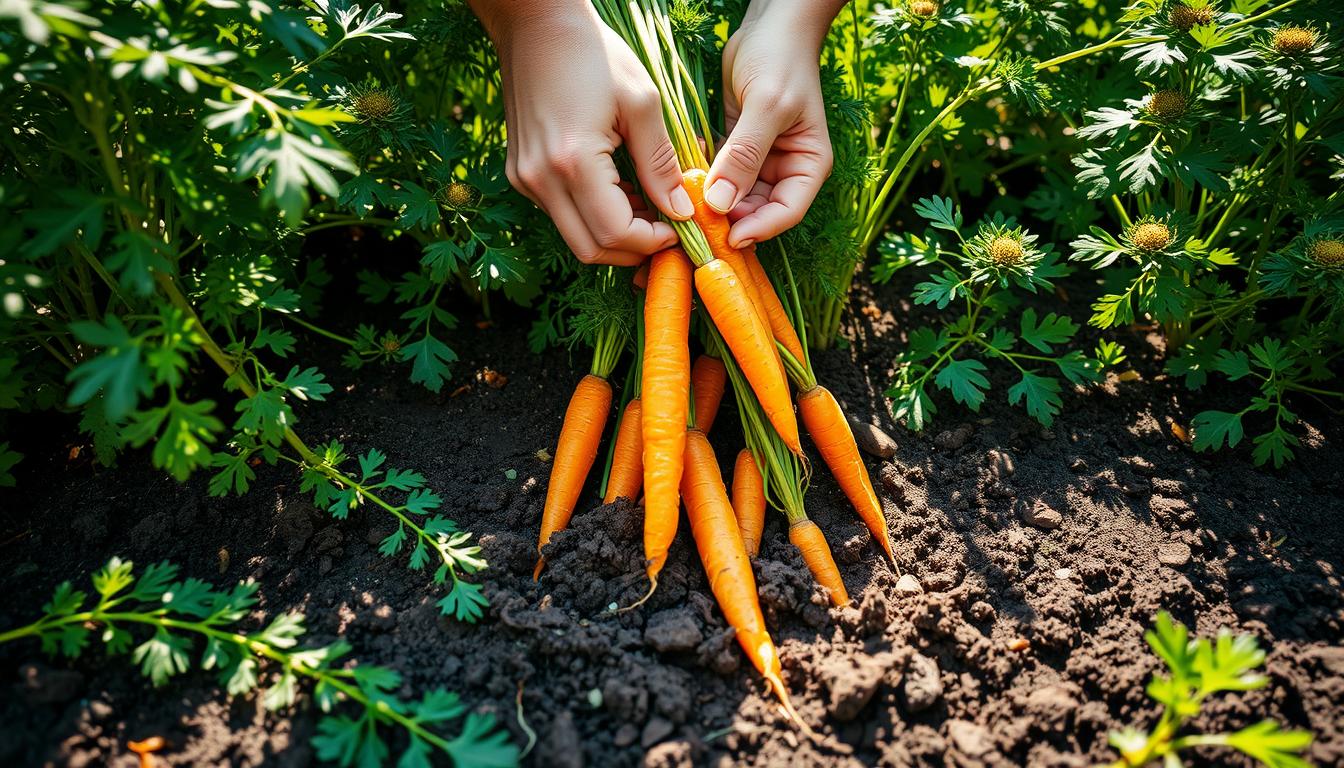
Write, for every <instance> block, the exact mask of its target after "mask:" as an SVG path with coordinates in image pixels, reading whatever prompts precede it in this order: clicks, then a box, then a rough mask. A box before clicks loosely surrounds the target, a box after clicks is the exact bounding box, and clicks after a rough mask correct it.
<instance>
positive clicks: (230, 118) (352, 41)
mask: <svg viewBox="0 0 1344 768" xmlns="http://www.w3.org/2000/svg"><path fill="white" fill-rule="evenodd" d="M240 8H241V6H240V4H235V3H233V2H229V1H228V0H224V1H222V2H212V3H208V4H206V5H204V6H200V7H196V6H193V7H192V9H191V11H190V12H187V11H185V10H183V9H180V8H177V7H176V6H172V7H164V6H160V5H156V4H145V3H132V2H117V3H104V4H99V5H97V6H96V7H90V8H87V9H76V8H75V7H74V6H64V5H56V4H52V3H29V2H25V1H23V0H21V1H20V2H19V3H18V4H9V5H8V6H6V7H5V9H4V10H3V11H0V42H2V43H3V46H4V51H5V55H4V56H3V57H0V75H2V76H3V77H2V79H3V80H4V82H6V83H9V84H10V85H7V86H5V89H6V90H5V91H4V95H5V98H6V100H7V108H8V112H9V114H10V116H11V117H12V119H13V125H14V126H15V128H14V130H12V131H4V132H3V134H2V135H0V145H2V146H4V148H5V151H4V152H3V153H0V235H2V236H3V240H4V241H5V242H6V243H12V244H14V247H13V248H11V249H10V250H9V251H7V252H6V254H5V256H4V259H3V262H0V285H3V292H4V301H3V306H4V313H3V315H0V372H3V373H5V374H6V376H5V378H6V379H7V380H8V382H11V383H7V384H6V388H5V389H0V408H3V409H23V410H29V409H33V410H37V409H52V408H56V409H66V410H69V411H71V412H74V413H78V414H79V417H80V418H79V424H80V428H81V429H82V430H83V431H84V432H85V433H86V434H87V435H88V437H89V440H90V442H91V443H92V446H93V449H94V451H93V452H94V455H95V457H96V458H97V460H98V461H100V462H101V463H103V464H107V465H110V464H112V463H113V462H114V461H115V460H116V457H117V454H118V452H119V451H121V450H123V449H125V448H128V447H129V448H139V447H145V448H148V449H149V453H150V458H151V461H152V462H153V463H154V465H155V466H156V467H158V468H160V469H162V470H164V471H165V472H167V473H169V474H170V475H172V476H173V477H174V478H176V479H178V480H185V479H187V478H188V477H189V476H190V475H191V474H193V473H194V472H196V471H198V470H202V469H205V468H211V469H213V470H215V472H216V474H215V476H214V478H213V479H212V480H211V482H210V485H209V489H210V492H211V493H212V494H215V495H223V494H226V493H230V492H236V493H244V492H246V491H247V490H248V488H249V487H250V485H251V483H252V481H253V479H254V472H253V469H252V467H253V464H254V463H256V462H257V461H258V460H263V461H266V462H268V463H271V464H275V463H277V462H279V461H281V460H283V461H286V462H290V463H293V464H296V465H298V466H299V467H301V471H302V472H303V473H304V487H305V488H307V489H309V490H311V491H312V492H313V494H314V499H315V501H316V502H317V503H318V504H319V505H321V506H323V507H324V508H329V509H330V510H331V511H332V512H333V513H334V514H338V515H340V516H343V515H344V514H345V513H346V512H347V511H348V509H349V508H350V507H352V506H354V505H355V504H358V503H362V502H366V501H367V502H370V503H372V504H373V505H374V506H376V507H379V508H381V509H382V510H384V511H385V512H387V513H388V514H391V515H392V516H393V517H394V518H395V519H396V520H397V522H398V529H397V532H398V533H399V534H403V535H410V534H408V533H407V532H408V531H409V532H410V533H413V534H414V536H415V539H416V546H415V547H413V548H412V550H411V557H410V565H411V568H412V569H416V570H419V569H422V568H423V567H424V566H425V564H426V560H427V559H428V556H429V554H430V553H431V552H432V554H433V556H434V557H435V558H436V559H437V560H438V562H439V568H438V569H437V572H436V581H438V582H446V581H447V580H448V578H449V577H450V576H451V579H452V581H453V584H454V589H453V591H452V592H451V593H450V594H449V595H448V597H447V598H445V599H444V600H443V601H441V606H442V608H443V609H444V610H445V611H446V612H449V613H453V614H454V615H457V616H459V617H460V618H463V619H465V620H472V619H474V618H475V617H476V616H478V615H479V614H480V606H481V605H482V604H483V603H484V600H483V598H482V597H481V595H480V592H479V589H478V588H477V587H475V586H473V585H470V584H468V583H466V582H464V581H462V580H461V578H460V575H461V574H466V573H472V572H474V571H476V570H478V569H480V568H481V567H483V566H484V563H483V562H482V561H481V560H480V559H479V558H478V557H477V555H478V552H479V550H478V549H477V548H475V547H472V546H470V545H468V543H467V541H466V537H467V534H466V533H465V532H460V531H457V530H456V528H455V527H454V526H453V524H452V523H451V522H450V521H447V520H444V519H443V518H442V517H439V516H437V515H433V514H431V513H432V512H433V511H434V510H435V509H436V508H437V507H438V505H439V499H438V497H437V496H435V495H434V494H433V493H431V492H430V491H428V490H427V489H426V488H424V487H423V486H424V483H425V480H424V478H423V477H422V476H420V475H418V474H416V473H413V472H404V471H403V472H400V473H398V474H397V475H396V479H395V480H394V479H392V476H393V473H392V472H388V475H387V476H386V477H383V478H382V479H377V478H376V477H375V474H370V472H372V471H374V470H377V466H376V465H377V464H378V463H380V461H377V460H376V459H377V458H378V457H380V456H381V454H379V453H378V452H377V451H370V452H369V453H368V454H366V455H365V457H364V459H363V460H362V461H361V464H362V465H363V474H362V475H361V478H360V479H358V480H356V479H355V478H353V477H350V476H348V475H346V474H345V472H344V470H343V469H342V468H341V466H340V464H341V461H342V459H343V458H344V456H343V452H342V450H341V447H340V445H339V444H336V443H333V444H331V445H328V446H326V447H325V448H324V449H323V450H322V452H320V453H319V452H318V451H315V450H313V449H312V448H310V447H309V445H308V444H307V443H306V442H305V441H304V440H303V438H302V437H301V436H300V435H299V433H298V432H296V431H295V427H296V425H297V424H298V422H299V418H300V416H301V415H302V413H303V408H304V406H305V405H306V404H308V403H314V402H321V401H323V400H324V399H325V398H326V396H327V395H328V394H330V393H331V391H332V388H331V385H330V384H329V383H327V381H326V378H325V377H324V375H323V374H322V373H321V371H319V370H318V369H317V368H316V367H314V366H311V365H309V364H307V363H306V362H305V361H303V360H301V359H299V358H298V357H297V355H296V350H297V349H298V348H299V340H298V337H296V336H295V334H294V333H293V332H292V331H291V328H292V326H290V325H289V324H290V323H294V324H295V325H298V326H300V327H304V328H312V329H315V330H318V331H319V332H321V330H322V329H320V328H317V326H315V325H314V324H312V323H310V322H308V321H306V320H303V319H302V316H303V315H305V314H309V315H311V314H314V313H316V312H317V311H318V310H319V308H320V306H321V301H322V294H323V291H322V289H323V287H324V286H325V285H326V283H327V282H328V281H329V280H330V275H329V273H327V272H326V270H325V269H324V268H323V266H322V263H321V262H320V261H310V260H307V259H301V258H299V256H298V254H297V253H296V246H297V245H298V243H299V238H298V237H296V236H295V235H296V233H302V232H303V231H311V229H312V227H305V226H304V222H305V221H308V220H310V219H311V218H313V217H315V216H317V215H318V214H317V213H316V211H320V210H321V209H323V208H324V207H326V206H328V205H331V204H332V202H333V200H334V199H335V198H337V197H338V196H339V194H340V192H341V188H342V182H341V181H340V180H339V178H340V177H342V176H345V175H350V174H354V173H356V172H357V171H358V165H357V164H356V163H355V162H354V160H353V159H352V157H351V156H350V155H349V154H348V153H347V152H346V151H345V149H344V148H343V147H342V146H341V144H340V142H339V140H338V139H337V134H339V133H340V130H339V127H340V126H342V125H346V124H349V123H352V122H358V119H357V117H356V115H355V114H352V113H351V112H348V111H346V110H345V109H343V108H342V106H341V105H340V104H337V103H333V102H330V101H329V100H328V101H326V103H324V96H325V95H326V94H327V93H328V92H329V90H330V89H334V88H337V87H339V86H338V85H333V81H339V79H340V75H339V74H338V68H337V65H338V64H345V65H350V66H353V64H352V60H354V59H355V51H357V50H358V49H359V48H360V46H389V45H397V44H401V43H405V42H407V41H408V40H409V39H410V35H409V34H408V33H406V32H404V31H402V30H399V29H397V28H396V27H395V26H394V24H395V22H397V21H398V20H399V18H400V16H399V15H398V14H394V13H388V12H386V11H384V10H383V8H382V6H380V5H376V4H375V5H372V6H370V7H368V8H367V9H366V8H362V7H360V6H357V5H353V4H348V3H344V2H327V1H326V0H316V1H315V2H312V3H309V4H302V5H300V4H287V3H273V4H272V3H266V2H253V3H249V4H248V5H247V7H246V10H240ZM365 106H366V107H367V108H368V109H372V107H371V106H369V105H367V104H366V105H365ZM357 114H360V113H357ZM355 178H360V177H358V176H356V177H355ZM315 226H322V225H321V224H318V225H315ZM327 335H329V336H330V335H332V334H330V333H329V332H327ZM360 338H361V339H364V340H366V341H367V342H369V343H366V344H363V346H361V347H360V348H359V349H356V350H353V351H352V354H353V355H354V356H355V357H356V358H358V359H359V360H360V361H367V360H372V359H389V358H391V357H392V356H393V353H396V354H398V355H401V356H403V357H404V356H405V354H406V351H405V350H406V349H407V348H410V349H412V350H414V349H415V346H414V345H415V342H409V343H406V344H403V343H402V339H401V337H394V338H391V339H389V338H388V337H386V336H385V337H383V339H382V340H381V341H376V342H375V341H374V340H375V338H376V337H375V335H374V332H373V331H372V330H371V329H370V330H367V331H366V330H364V329H361V331H360ZM425 338H428V337H425ZM425 338H422V339H421V340H420V341H421V342H424V343H428V342H426V341H425ZM203 360H204V361H209V362H208V365H213V366H214V367H216V368H217V369H218V370H219V372H220V373H221V374H222V376H220V377H219V378H217V379H211V378H209V377H204V378H202V377H199V376H195V375H194V371H196V370H198V365H197V364H198V363H199V362H201V361H203ZM220 383H223V385H224V388H225V389H226V390H228V391H229V392H230V393H232V395H231V397H232V398H233V399H234V402H233V403H231V404H225V405H222V406H221V404H220V403H218V402H216V400H215V399H214V398H213V396H212V395H214V394H215V393H216V392H217V391H218V389H219V387H218V385H219V384H220ZM20 391H23V392H24V393H25V396H24V397H22V398H20V397H18V393H19V392H20ZM15 460H16V455H15V452H14V451H12V450H10V449H9V447H8V446H6V447H5V449H4V450H3V451H0V482H5V480H6V478H8V477H9V472H8V470H9V468H10V467H12V466H13V464H14V462H15ZM371 465H372V469H370V466H371ZM393 492H396V493H401V492H404V493H406V494H407V496H406V499H405V501H404V502H403V503H401V504H395V503H393V502H392V501H391V496H390V495H389V494H390V493H393ZM399 542H400V539H398V542H397V543H396V546H394V542H386V543H385V546H384V547H383V548H382V551H383V552H384V554H388V555H391V554H395V553H396V552H397V551H398V550H399V549H400V544H399Z"/></svg>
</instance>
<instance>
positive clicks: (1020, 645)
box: [1008, 637, 1031, 653]
mask: <svg viewBox="0 0 1344 768" xmlns="http://www.w3.org/2000/svg"><path fill="white" fill-rule="evenodd" d="M1030 647H1031V641H1030V640H1028V639H1027V638H1025V637H1014V638H1013V639H1012V640H1009V641H1008V650H1010V651H1012V652H1014V653H1021V652H1023V651H1025V650H1027V649H1028V648H1030Z"/></svg>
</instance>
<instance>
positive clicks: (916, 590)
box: [896, 573, 924, 595]
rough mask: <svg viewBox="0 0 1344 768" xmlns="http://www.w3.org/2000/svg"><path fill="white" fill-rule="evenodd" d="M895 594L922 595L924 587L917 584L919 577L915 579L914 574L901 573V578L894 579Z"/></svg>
mask: <svg viewBox="0 0 1344 768" xmlns="http://www.w3.org/2000/svg"><path fill="white" fill-rule="evenodd" d="M896 594H898V595H922V594H924V588H923V587H921V586H920V585H919V579H916V578H915V576H914V574H911V573H903V574H901V578H899V579H897V580H896Z"/></svg>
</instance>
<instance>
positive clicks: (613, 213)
mask: <svg viewBox="0 0 1344 768" xmlns="http://www.w3.org/2000/svg"><path fill="white" fill-rule="evenodd" d="M471 4H472V7H473V9H474V10H476V12H477V15H478V16H480V17H481V20H482V22H483V23H484V24H485V26H486V29H487V31H488V32H489V33H490V36H491V38H492V39H493V40H494V42H495V48H496V50H497V51H498V52H499V60H500V68H501V73H502V75H503V79H504V108H505V120H506V121H507V123H508V136H509V143H508V158H507V162H506V165H505V170H506V172H507V174H508V177H509V181H510V182H511V183H512V184H513V186H514V187H515V188H517V189H518V191H520V192H522V193H523V194H524V195H526V196H527V197H528V198H529V199H531V200H532V201H533V202H534V203H536V204H537V205H538V206H540V207H541V208H542V210H544V211H546V213H547V214H548V215H549V216H550V217H551V219H552V220H553V221H554V222H555V225H556V227H557V228H559V230H560V234H561V235H562V236H563V237H564V238H565V242H566V243H567V244H568V245H569V247H570V249H571V250H572V251H573V252H574V255H575V256H577V257H578V259H579V260H580V261H582V262H584V263H587V264H612V265H617V266H629V265H634V264H638V263H640V262H641V261H643V260H644V259H645V258H646V257H647V256H648V255H649V254H651V253H654V252H656V251H659V250H661V249H663V248H667V247H668V246H670V245H672V244H673V243H675V242H676V239H677V237H676V233H675V232H673V230H672V227H670V226H668V224H667V223H666V222H663V221H659V220H657V217H656V216H655V215H653V213H652V212H649V211H641V210H640V208H642V207H643V206H640V205H636V204H635V201H637V200H638V198H635V197H632V196H630V195H628V194H627V191H626V190H627V189H628V188H629V187H628V185H626V187H625V189H623V188H622V186H621V179H620V174H619V173H618V172H617V170H616V164H615V163H614V162H613V161H612V152H613V151H615V150H616V148H617V147H619V146H621V145H622V144H624V145H625V146H626V147H627V148H628V150H629V152H630V156H631V158H632V159H633V160H634V164H635V171H636V175H637V176H638V178H639V183H640V186H641V187H642V188H643V191H644V194H645V195H647V196H648V198H649V200H650V201H652V202H653V204H654V205H655V206H656V207H657V208H658V209H659V210H661V211H662V212H663V213H664V214H666V215H667V216H669V217H671V218H673V219H686V218H689V217H690V216H691V214H692V213H693V212H694V208H693V206H692V205H691V199H690V197H689V196H688V195H687V194H686V191H685V190H684V189H682V186H681V168H680V166H679V165H678V163H677V156H676V152H675V151H674V150H673V148H672V143H671V141H670V140H669V139H668V137H667V129H666V127H665V126H664V124H663V117H662V110H661V108H660V104H659V99H658V92H657V89H656V88H655V87H654V85H653V81H652V80H651V79H650V78H649V75H648V73H647V72H646V71H645V69H644V67H643V65H642V64H641V63H640V61H639V59H638V58H637V57H636V56H635V54H634V52H633V51H631V50H630V48H629V46H627V45H626V44H625V42H624V41H623V40H621V39H620V37H619V36H617V35H616V33H615V32H614V31H612V30H611V29H610V28H608V27H607V25H606V24H604V23H602V21H601V19H600V18H598V16H597V13H596V12H595V11H594V9H593V7H592V5H591V4H590V3H589V2H587V0H581V1H580V2H574V1H572V0H565V1H564V2H553V3H530V2H509V1H508V0H504V1H501V0H495V2H485V0H473V1H472V3H471Z"/></svg>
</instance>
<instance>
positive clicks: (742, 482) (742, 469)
mask: <svg viewBox="0 0 1344 768" xmlns="http://www.w3.org/2000/svg"><path fill="white" fill-rule="evenodd" d="M733 515H734V516H735V517H736V518H737V527H738V529H739V530H740V531H741V532H742V544H743V546H745V547H746V549H747V557H750V558H753V559H754V558H755V557H756V555H758V554H760V552H761V533H762V531H764V530H765V480H764V479H762V478H761V469H760V467H757V466H756V459H754V458H753V457H752V455H751V451H750V450H749V449H747V448H743V449H742V450H741V451H738V453H737V463H735V464H734V465H733Z"/></svg>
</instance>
